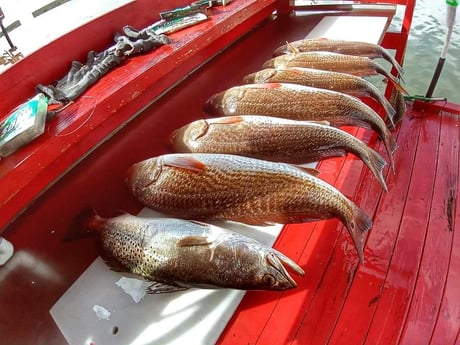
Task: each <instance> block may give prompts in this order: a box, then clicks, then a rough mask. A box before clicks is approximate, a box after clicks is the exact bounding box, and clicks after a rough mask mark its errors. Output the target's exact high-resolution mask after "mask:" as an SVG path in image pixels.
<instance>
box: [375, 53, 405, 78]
mask: <svg viewBox="0 0 460 345" xmlns="http://www.w3.org/2000/svg"><path fill="white" fill-rule="evenodd" d="M380 48H381V54H382V57H383V58H384V59H385V60H387V61H388V62H390V63H391V64H392V65H393V67H394V68H395V69H396V71H397V72H398V75H399V77H400V78H401V80H403V78H402V75H403V74H404V69H403V68H402V66H401V65H400V64H399V62H398V61H396V59H395V58H394V57H393V55H391V54H390V53H389V51H388V50H386V49H385V48H383V47H380ZM403 81H404V80H403Z"/></svg>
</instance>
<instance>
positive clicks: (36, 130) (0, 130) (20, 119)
mask: <svg viewBox="0 0 460 345" xmlns="http://www.w3.org/2000/svg"><path fill="white" fill-rule="evenodd" d="M47 110H48V99H47V98H46V97H45V95H43V94H42V93H39V94H37V95H36V96H35V97H33V98H32V99H30V100H28V101H27V102H25V103H23V104H21V105H20V106H19V107H17V108H16V109H15V110H13V111H12V112H11V114H9V115H8V116H7V117H6V118H5V119H4V120H3V121H1V122H0V157H6V156H9V155H10V154H12V153H13V152H15V151H16V150H18V149H19V148H20V147H22V146H24V145H25V144H28V143H29V142H31V141H32V140H33V139H35V138H36V137H38V136H39V135H41V134H43V132H44V131H45V122H46V113H47Z"/></svg>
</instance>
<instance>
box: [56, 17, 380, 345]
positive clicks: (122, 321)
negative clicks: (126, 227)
mask: <svg viewBox="0 0 460 345" xmlns="http://www.w3.org/2000/svg"><path fill="white" fill-rule="evenodd" d="M386 21H387V17H365V16H327V17H325V18H323V19H322V21H321V22H320V23H319V24H318V25H317V26H316V27H315V28H314V29H313V30H312V31H311V32H310V33H309V34H308V36H307V38H319V37H324V38H330V39H344V40H355V41H364V42H371V43H378V41H379V39H380V36H381V34H382V32H383V30H384V28H385V25H386ZM308 166H310V167H314V166H315V164H310V165H308ZM139 215H140V216H160V215H159V214H158V213H155V212H154V211H152V210H150V209H144V210H143V211H142V212H141V213H140V214H139ZM213 224H215V225H219V226H223V227H225V228H228V229H230V230H234V231H238V232H240V233H242V234H244V235H247V236H250V237H253V238H255V239H257V240H258V241H260V242H262V243H264V244H266V245H269V246H272V245H273V243H274V242H275V240H276V238H277V237H278V235H279V233H280V232H281V229H282V225H275V226H269V227H254V226H251V227H250V226H246V225H243V224H239V223H232V222H213ZM120 277H121V276H120V275H119V274H117V273H115V272H112V271H110V270H109V269H108V268H107V266H106V265H105V264H104V263H103V262H102V260H101V259H100V258H98V259H96V260H95V261H94V262H93V263H92V264H91V265H90V266H89V267H88V269H87V270H86V271H85V272H84V273H83V274H82V275H81V276H80V277H79V278H78V279H77V281H75V283H74V284H73V285H72V286H71V287H70V288H69V289H68V290H67V291H66V292H65V294H64V295H63V296H62V297H61V298H60V299H59V300H58V301H57V302H56V304H55V305H54V306H53V307H52V308H51V310H50V313H51V316H52V317H53V319H54V320H55V322H56V324H57V325H58V327H59V329H60V330H61V332H62V334H63V335H64V337H65V338H66V340H67V341H68V342H69V344H71V345H82V344H84V345H101V344H102V345H105V344H113V345H116V344H120V345H141V344H162V345H163V344H180V345H182V344H191V343H192V341H193V344H194V345H195V344H214V343H215V342H216V341H217V339H218V338H219V336H220V334H221V332H222V331H223V329H224V328H225V326H226V325H227V322H228V321H229V320H230V318H231V317H232V315H233V312H234V311H235V309H236V308H237V307H238V304H239V302H240V301H241V299H242V298H243V296H244V293H245V292H244V291H238V290H229V289H222V290H200V289H190V290H188V291H183V292H175V293H170V294H163V295H147V296H145V297H144V298H143V299H142V300H141V301H139V302H138V303H136V302H135V301H134V300H133V298H132V297H131V296H130V295H128V294H127V293H126V292H125V291H124V290H123V289H122V288H120V287H119V286H117V285H116V283H117V282H118V281H119V280H120ZM123 279H125V278H123ZM124 281H125V282H127V280H124ZM135 282H136V281H135ZM137 282H138V283H139V282H140V281H137ZM148 285H149V284H148V283H145V282H142V283H140V285H139V286H138V287H137V289H131V292H132V293H141V292H142V291H144V289H145V287H146V286H148ZM95 307H96V308H99V309H100V310H102V311H103V312H110V316H109V317H108V319H106V318H107V316H106V315H104V313H96V312H95V310H93V308H95ZM98 315H99V317H98ZM100 317H102V318H100ZM114 333H116V334H114Z"/></svg>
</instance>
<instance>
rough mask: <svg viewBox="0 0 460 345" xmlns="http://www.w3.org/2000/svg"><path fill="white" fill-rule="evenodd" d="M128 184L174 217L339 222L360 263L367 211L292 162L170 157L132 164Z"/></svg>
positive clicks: (216, 156) (250, 221) (253, 221)
mask: <svg viewBox="0 0 460 345" xmlns="http://www.w3.org/2000/svg"><path fill="white" fill-rule="evenodd" d="M158 170H160V171H161V173H160V174H159V175H158V174H156V175H155V174H152V171H158ZM126 182H127V185H128V187H129V189H130V190H131V192H132V193H133V195H134V196H135V197H136V198H137V199H138V200H139V201H140V202H142V203H143V204H144V205H145V206H147V207H151V208H153V209H156V210H157V211H160V212H163V213H165V214H168V215H170V216H173V217H178V218H186V219H196V220H206V219H227V220H234V221H240V222H243V223H246V224H252V225H267V224H271V223H302V222H306V221H311V220H319V219H330V218H334V217H336V218H338V219H340V220H341V221H342V222H344V223H345V224H346V226H347V229H348V230H349V232H350V234H351V236H352V238H353V240H354V242H355V245H356V248H357V251H358V254H359V257H360V259H361V260H362V252H363V233H364V232H366V231H367V230H368V229H370V227H371V226H372V221H371V219H370V218H369V217H368V216H367V215H366V214H365V212H364V211H363V210H361V209H360V208H359V207H357V206H356V205H355V204H354V203H353V202H352V201H351V200H349V199H347V198H346V197H345V196H344V195H343V194H341V193H340V192H339V191H338V190H337V189H335V188H334V187H332V186H331V185H329V184H327V183H326V182H324V181H322V180H320V179H318V178H316V177H314V176H313V175H311V174H309V173H307V172H305V171H303V170H301V169H300V168H298V167H294V166H292V165H289V164H284V163H275V162H269V161H265V160H258V159H253V158H248V157H242V156H236V155H226V154H167V155H163V156H159V157H154V158H151V159H147V160H145V161H142V162H139V163H136V164H134V165H133V166H132V167H131V168H130V169H129V171H128V174H127V179H126Z"/></svg>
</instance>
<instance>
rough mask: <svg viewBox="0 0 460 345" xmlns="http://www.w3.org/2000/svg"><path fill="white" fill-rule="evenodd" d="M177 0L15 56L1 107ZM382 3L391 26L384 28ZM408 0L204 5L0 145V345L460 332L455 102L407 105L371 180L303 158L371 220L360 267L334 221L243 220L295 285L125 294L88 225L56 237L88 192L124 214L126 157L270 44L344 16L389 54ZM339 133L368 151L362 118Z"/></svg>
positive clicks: (142, 1) (352, 167)
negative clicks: (292, 270) (191, 20)
mask: <svg viewBox="0 0 460 345" xmlns="http://www.w3.org/2000/svg"><path fill="white" fill-rule="evenodd" d="M351 3H352V4H351ZM187 4H188V2H187V1H167V2H165V1H151V0H137V1H132V2H128V3H127V4H126V5H124V6H122V7H119V8H117V9H115V10H113V11H111V12H109V13H106V14H104V15H102V16H100V17H98V18H96V19H94V20H92V21H90V22H88V23H87V24H85V25H83V26H81V27H79V28H77V29H75V30H73V31H71V32H70V33H68V34H66V35H64V36H62V37H61V38H59V39H57V40H55V41H53V42H51V43H49V44H48V45H46V46H45V47H43V48H42V49H40V50H37V51H36V52H34V53H32V54H30V55H28V56H26V57H24V58H23V59H21V60H20V61H19V62H17V63H16V64H15V65H14V66H12V67H10V68H9V69H8V70H6V71H4V72H3V73H2V74H0V94H1V95H2V96H3V97H2V102H1V103H0V119H2V118H4V117H5V116H7V114H8V113H10V112H11V110H12V109H14V108H15V107H16V106H18V105H19V104H21V103H22V102H24V101H25V100H27V99H28V98H30V97H32V96H33V95H34V88H35V86H36V85H37V84H39V83H44V84H52V83H53V82H54V81H55V80H58V79H59V78H61V77H62V76H63V75H65V73H66V72H67V71H68V69H69V66H70V62H71V61H72V60H79V61H84V60H85V57H86V54H87V52H88V51H89V50H96V51H102V50H104V49H106V48H107V46H108V45H109V42H110V39H111V38H110V37H111V35H112V33H113V32H116V31H117V30H120V28H121V27H123V26H124V25H126V24H129V25H132V26H134V27H137V28H143V27H146V26H148V25H150V24H151V23H153V22H155V21H157V20H158V13H159V12H161V11H164V10H168V9H171V8H174V7H180V6H185V5H187ZM397 4H398V5H402V6H403V8H404V16H403V23H402V27H401V29H400V31H398V32H390V31H388V27H389V24H390V22H391V19H392V18H393V15H394V13H395V6H396V5H397ZM414 6H415V0H407V1H403V0H393V1H389V0H386V1H385V4H382V3H381V2H378V3H377V2H376V1H367V2H366V3H365V4H363V3H361V2H359V1H354V2H343V3H341V4H339V5H337V4H334V5H329V4H328V5H311V4H309V5H300V4H298V3H297V4H296V5H293V4H292V3H290V2H289V1H286V0H278V1H276V0H258V1H257V0H234V1H232V2H230V3H228V4H226V5H225V6H217V7H213V8H211V9H209V10H208V11H209V14H210V16H209V19H208V20H207V21H204V22H202V23H200V24H197V25H195V26H191V27H188V28H186V29H183V30H180V31H177V32H175V33H172V34H170V35H169V37H170V39H171V43H170V44H167V45H164V46H161V47H159V48H156V49H154V50H152V51H151V52H148V53H145V54H141V55H138V56H135V57H133V58H130V59H128V60H126V61H124V62H123V63H122V64H121V65H120V66H118V67H117V68H115V69H113V70H112V71H110V72H109V73H108V74H107V75H105V76H103V77H102V78H101V79H100V80H99V81H98V82H97V83H96V84H94V85H93V86H91V87H90V88H88V89H87V90H86V91H85V93H84V94H83V95H82V96H80V97H79V98H78V99H77V100H75V102H74V103H72V104H71V105H70V106H69V107H67V108H66V109H64V110H63V111H62V112H60V113H58V114H57V115H56V116H55V117H54V118H53V119H51V120H50V121H49V122H47V124H46V128H45V133H44V134H43V135H41V136H40V137H38V138H37V139H35V140H34V141H32V142H31V143H29V144H28V145H26V146H24V147H22V148H20V149H19V150H18V151H16V152H15V153H13V154H12V155H10V156H8V157H4V158H2V159H1V160H0V236H1V237H0V238H2V237H3V238H4V239H5V240H4V241H5V242H6V241H8V243H11V244H12V245H13V247H14V253H13V255H12V257H11V258H10V259H9V260H8V261H7V262H6V263H5V264H4V265H3V266H2V267H1V268H0V344H47V345H51V344H65V343H70V344H95V345H99V344H166V343H176V344H180V343H203V344H211V343H218V344H326V343H327V344H460V335H459V334H460V235H459V234H458V233H457V232H458V231H459V228H458V227H457V226H456V225H457V224H458V221H459V217H460V213H459V212H460V211H459V209H458V208H457V207H456V204H457V200H458V196H457V194H458V183H459V140H460V133H459V117H458V115H459V114H460V106H459V105H456V104H452V103H448V102H444V101H436V102H427V101H418V100H416V101H414V102H410V103H409V102H408V103H407V105H408V108H407V111H406V113H405V115H404V116H403V120H402V122H401V124H400V125H399V126H398V127H397V129H396V130H395V131H394V132H393V135H394V137H395V138H396V139H397V143H398V149H397V151H396V152H395V166H396V173H395V174H393V173H392V172H391V171H388V169H386V170H385V175H386V182H387V185H388V189H389V192H388V193H386V192H384V191H383V189H382V188H381V186H380V185H379V184H378V182H377V181H376V179H375V178H374V177H373V175H372V174H371V173H370V171H369V170H368V169H366V168H365V167H364V166H363V164H362V162H361V161H360V160H357V159H356V158H354V157H352V156H350V155H348V156H346V157H343V158H334V159H328V160H324V161H321V162H319V163H318V166H317V168H318V169H319V170H320V172H321V174H320V178H321V179H323V180H325V181H327V182H329V183H330V184H332V185H334V186H335V187H337V188H338V189H339V190H340V191H342V192H343V193H344V194H345V195H347V196H348V197H350V198H351V199H352V200H353V201H355V203H356V204H358V205H359V206H360V207H361V208H363V209H364V210H365V211H366V212H367V213H368V214H369V215H370V216H371V217H372V218H373V227H372V229H371V230H370V232H369V233H368V235H367V238H366V244H365V252H364V263H359V260H358V257H357V255H356V252H355V250H354V247H353V243H352V241H351V239H350V238H349V236H348V234H347V232H346V229H345V228H344V226H343V225H342V224H341V223H340V222H339V221H338V220H328V221H320V222H311V223H305V224H290V225H285V226H280V227H279V228H278V227H274V228H269V229H268V230H267V231H268V235H264V234H263V231H264V230H263V229H262V230H260V229H257V231H261V234H262V235H260V236H262V237H264V236H265V237H266V236H268V237H269V238H272V242H273V241H274V247H275V248H277V249H278V250H280V251H281V252H283V253H284V254H286V255H288V256H289V257H290V258H292V259H293V260H295V261H296V262H297V263H298V264H299V265H300V266H301V267H302V268H303V269H304V270H305V272H306V275H305V277H302V278H299V279H296V280H297V282H298V287H297V288H295V289H292V290H288V291H285V292H269V291H250V292H246V293H245V292H242V291H234V290H228V291H227V290H218V291H213V290H203V291H201V290H196V291H189V292H185V293H172V294H166V295H158V296H157V295H155V296H153V295H147V296H145V297H143V299H142V300H141V301H138V302H137V303H136V302H135V301H133V300H132V299H131V297H130V296H128V295H126V294H125V293H124V292H123V291H122V289H120V288H119V287H118V286H116V285H115V284H114V282H115V281H118V279H119V278H120V277H119V276H118V274H117V273H114V272H111V271H110V270H109V269H108V268H107V267H106V266H104V264H102V263H100V261H99V260H98V259H97V257H98V253H97V251H96V248H95V245H94V239H92V238H87V239H81V240H76V241H65V240H64V238H65V236H66V234H67V233H68V231H69V228H71V227H72V224H73V222H74V219H75V217H76V216H77V215H78V214H79V213H80V212H81V210H82V209H84V208H85V207H87V206H91V207H94V208H95V209H96V210H98V212H99V213H100V214H101V215H104V216H111V215H113V214H114V213H116V212H118V210H123V211H126V212H130V213H133V214H137V213H139V212H141V210H142V209H143V206H142V205H140V204H139V203H138V202H137V201H136V200H135V199H134V198H133V196H132V195H131V194H130V193H129V191H128V190H127V188H126V186H125V184H124V176H125V172H126V170H127V169H128V167H129V166H131V165H132V164H133V163H135V162H138V161H141V160H143V159H146V158H149V157H152V156H156V155H159V154H163V153H166V152H168V147H167V143H168V137H169V135H170V134H171V132H172V131H174V130H175V129H176V128H179V127H180V126H183V125H185V124H186V123H189V122H191V121H193V120H195V119H199V118H202V117H203V116H204V114H203V112H202V105H203V103H204V102H205V101H206V99H207V98H208V97H209V96H211V95H212V94H214V93H216V92H220V91H222V90H224V89H227V88H229V87H231V86H235V85H238V84H239V83H241V79H242V77H243V76H245V75H247V74H248V73H251V72H254V71H256V70H257V69H260V66H261V65H262V64H263V62H264V61H266V60H267V59H268V58H270V57H271V55H272V53H273V51H274V49H275V48H277V47H278V46H280V45H282V44H284V43H285V42H286V41H293V40H297V39H300V38H303V37H305V36H306V35H309V36H315V35H322V36H326V37H327V36H331V35H332V36H334V35H335V33H331V32H330V31H327V30H329V29H331V30H334V29H335V30H336V31H335V32H337V30H339V31H343V30H344V27H346V28H348V29H350V31H351V33H347V35H348V36H349V37H348V39H350V40H360V39H361V40H362V39H363V35H365V34H370V35H371V38H369V39H370V40H376V43H381V45H382V46H384V47H386V48H388V49H392V50H394V51H395V57H396V59H397V60H398V61H399V62H401V63H402V62H403V59H404V53H405V48H406V43H407V38H408V34H409V30H410V27H411V20H412V15H413V11H414ZM352 22H353V23H354V25H351V24H350V25H349V24H348V23H352ZM368 23H372V25H371V24H368ZM326 29H327V30H326ZM374 29H375V30H374ZM321 30H323V31H321ZM324 30H326V31H324ZM373 30H374V31H373ZM371 31H372V32H371ZM325 32H326V33H325ZM94 33H97V34H94ZM101 33H104V34H101ZM341 34H342V35H343V34H344V32H341ZM364 39H367V38H364ZM388 92H389V91H388ZM346 130H347V131H348V132H350V133H351V134H353V135H355V136H357V137H358V138H360V139H362V140H363V141H365V142H366V143H368V145H370V146H371V147H373V148H374V149H375V150H377V151H378V152H381V153H382V155H383V156H385V151H384V147H383V145H382V143H381V142H380V141H379V140H378V139H377V137H376V136H375V134H373V133H372V132H371V131H369V130H366V129H358V128H355V127H347V128H346ZM270 236H271V237H270ZM269 241H270V239H269ZM111 279H112V280H111ZM105 284H109V285H105ZM106 286H109V287H107V288H106ZM98 308H99V309H98ZM98 310H99V311H100V310H102V311H103V312H107V313H108V314H104V313H102V314H101V313H98Z"/></svg>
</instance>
